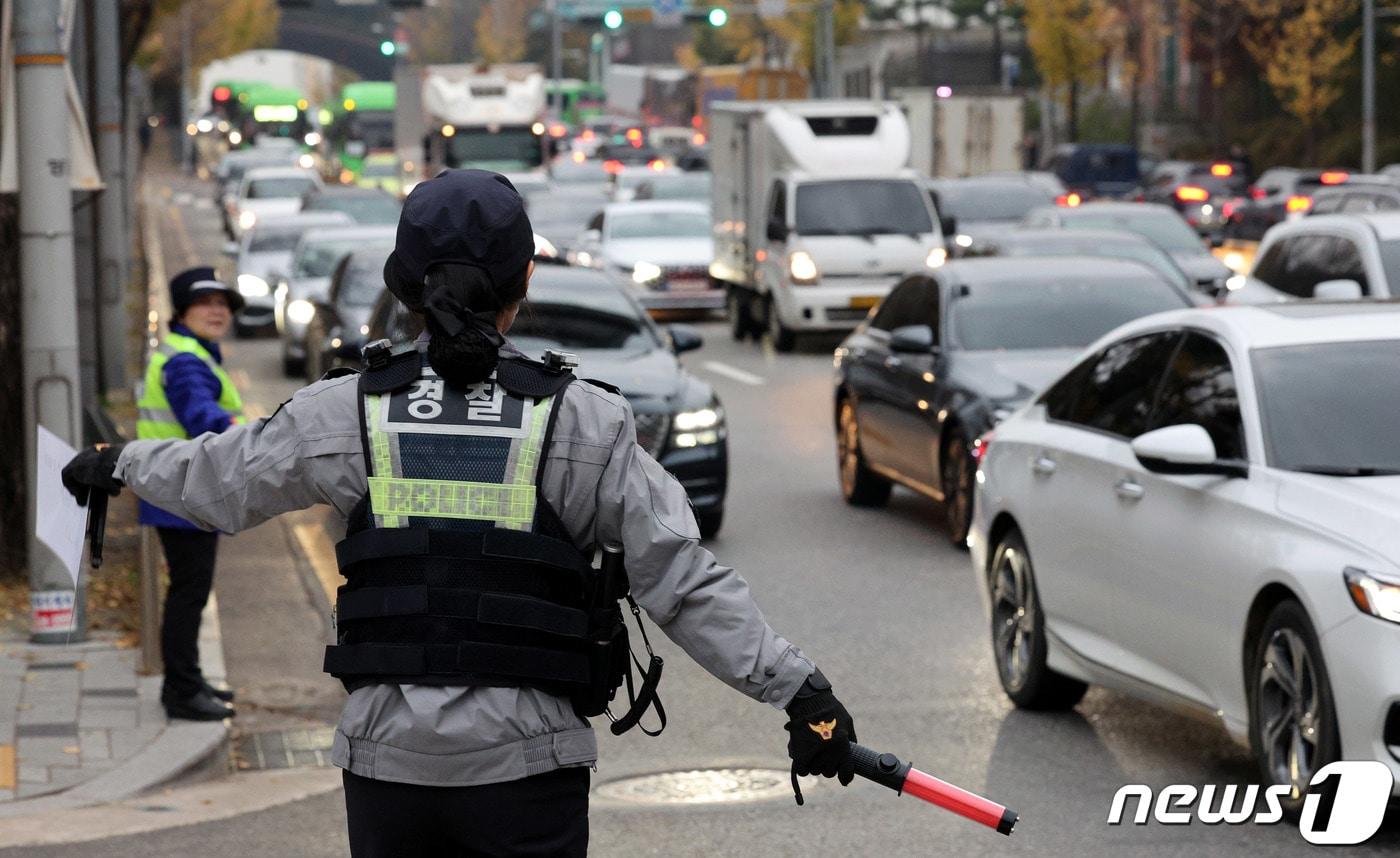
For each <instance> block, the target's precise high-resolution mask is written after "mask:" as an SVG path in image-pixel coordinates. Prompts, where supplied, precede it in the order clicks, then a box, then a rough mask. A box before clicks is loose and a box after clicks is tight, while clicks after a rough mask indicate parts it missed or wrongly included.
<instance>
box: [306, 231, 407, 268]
mask: <svg viewBox="0 0 1400 858" xmlns="http://www.w3.org/2000/svg"><path fill="white" fill-rule="evenodd" d="M364 246H365V240H364V239H363V238H356V239H351V238H337V239H334V240H329V241H317V242H313V243H310V244H305V245H303V246H302V248H301V253H300V255H298V256H297V261H296V265H295V266H294V268H293V273H292V276H294V277H329V276H331V274H332V273H333V272H334V271H335V267H336V265H338V264H340V260H342V259H344V258H345V254H347V253H351V252H353V251H356V250H360V249H362V248H363V247H364ZM375 249H379V248H378V247H376V248H375ZM383 250H384V255H385V256H388V255H389V251H390V250H393V242H392V241H387V242H385V244H384V247H383Z"/></svg>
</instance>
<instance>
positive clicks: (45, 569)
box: [14, 0, 87, 643]
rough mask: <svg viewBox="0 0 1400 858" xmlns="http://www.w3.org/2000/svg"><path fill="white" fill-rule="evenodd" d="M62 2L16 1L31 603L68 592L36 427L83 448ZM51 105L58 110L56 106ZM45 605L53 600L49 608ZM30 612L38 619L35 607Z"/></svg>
mask: <svg viewBox="0 0 1400 858" xmlns="http://www.w3.org/2000/svg"><path fill="white" fill-rule="evenodd" d="M61 8H62V2H61V0H16V2H15V5H14V32H15V106H16V110H15V116H16V117H18V118H19V122H18V125H19V128H18V136H17V149H18V150H19V151H18V155H19V159H18V166H19V177H20V181H19V273H20V282H21V291H20V323H21V324H22V325H23V334H22V336H23V344H24V351H23V354H24V415H25V422H24V427H25V434H26V437H25V440H24V446H25V467H26V469H27V471H28V475H29V483H28V488H29V493H28V499H27V504H28V507H29V510H28V512H29V515H28V519H27V524H28V533H27V536H26V539H27V541H28V547H29V586H30V599H31V604H32V605H34V606H36V607H37V606H39V605H41V604H43V603H44V602H45V600H54V601H56V602H58V603H59V604H62V600H64V599H65V598H66V597H67V595H68V594H73V590H72V581H71V579H70V578H69V576H68V571H67V570H66V569H64V568H63V564H62V562H61V561H59V559H58V557H57V556H55V555H54V553H53V552H52V551H51V550H50V549H49V548H48V547H47V546H46V545H44V544H43V543H42V542H40V541H39V540H38V538H36V537H35V535H34V523H35V521H36V519H37V516H38V514H39V510H38V508H37V504H36V499H37V497H38V492H37V491H36V489H37V479H36V475H37V473H38V467H37V465H38V453H37V450H36V438H35V435H36V432H35V428H34V427H35V426H43V427H44V428H46V429H48V430H49V431H50V432H53V433H54V434H55V435H57V436H58V437H60V438H62V439H63V440H64V441H67V442H68V443H69V444H71V445H72V446H74V447H77V446H80V445H81V444H82V430H81V418H80V414H81V411H80V410H79V405H78V326H77V318H78V297H77V288H76V285H75V283H74V268H73V211H72V202H71V200H72V192H71V191H70V189H69V187H70V181H71V177H70V174H71V172H72V169H71V165H70V164H69V148H68V145H69V144H68V111H67V110H66V109H63V107H62V106H63V105H66V104H67V103H68V93H67V86H66V75H65V72H64V66H65V64H66V62H67V55H66V52H65V50H64V47H63V34H62V32H61V29H60V27H59V14H60V10H61ZM56 106H57V109H56ZM83 595H84V594H83V593H81V592H80V593H76V594H73V604H72V609H73V623H74V630H73V640H82V639H83V638H84V637H86V634H87V621H86V617H85V616H84V604H83V603H84V602H85V601H86V600H85V599H84V598H83ZM50 607H52V605H50ZM34 616H36V617H37V616H38V612H37V611H35V613H34ZM67 639H68V630H67V629H63V630H61V631H60V630H44V629H40V628H35V629H34V630H33V634H32V640H34V641H35V642H36V643H62V642H64V641H65V640H67Z"/></svg>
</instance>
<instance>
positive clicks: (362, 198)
mask: <svg viewBox="0 0 1400 858" xmlns="http://www.w3.org/2000/svg"><path fill="white" fill-rule="evenodd" d="M402 209H403V203H401V202H399V199H398V198H397V197H395V196H394V195H393V194H390V193H388V192H387V191H382V190H379V189H377V188H362V187H356V186H354V185H331V186H329V187H324V188H316V189H314V190H311V191H308V192H307V193H306V194H305V195H303V196H302V198H301V210H302V211H304V212H344V213H345V214H347V215H349V216H350V218H351V219H352V220H354V221H355V223H361V224H397V223H398V222H399V212H400V211H401V210H402Z"/></svg>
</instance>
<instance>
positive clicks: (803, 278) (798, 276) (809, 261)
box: [788, 250, 821, 285]
mask: <svg viewBox="0 0 1400 858" xmlns="http://www.w3.org/2000/svg"><path fill="white" fill-rule="evenodd" d="M788 274H789V275H790V276H791V277H792V282H794V283H797V284H805V285H810V284H812V283H816V282H817V279H818V278H819V277H820V276H821V272H819V271H817V262H816V260H814V259H813V258H812V254H810V253H808V252H807V251H805V250H794V251H793V252H792V254H791V255H790V256H788Z"/></svg>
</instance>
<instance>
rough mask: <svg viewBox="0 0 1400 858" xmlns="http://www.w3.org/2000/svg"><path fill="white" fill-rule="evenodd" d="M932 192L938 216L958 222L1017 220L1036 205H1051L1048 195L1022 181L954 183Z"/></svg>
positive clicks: (938, 187) (939, 187) (940, 186)
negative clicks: (934, 196) (934, 195)
mask: <svg viewBox="0 0 1400 858" xmlns="http://www.w3.org/2000/svg"><path fill="white" fill-rule="evenodd" d="M934 192H935V193H936V194H937V195H938V198H937V203H938V214H939V215H940V216H941V217H954V218H957V219H958V220H960V221H977V220H1020V219H1021V218H1023V217H1025V216H1026V212H1029V211H1030V210H1031V209H1033V208H1035V207H1036V206H1043V205H1046V204H1048V203H1052V202H1054V200H1053V199H1051V197H1050V195H1049V194H1046V193H1045V192H1043V191H1041V190H1039V189H1037V188H1035V187H1033V186H1032V185H1030V184H1029V183H1024V182H1017V183H1011V182H1008V183H1006V184H993V183H991V182H968V183H966V184H962V183H956V182H954V183H948V184H942V185H939V186H937V187H936V188H934Z"/></svg>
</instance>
